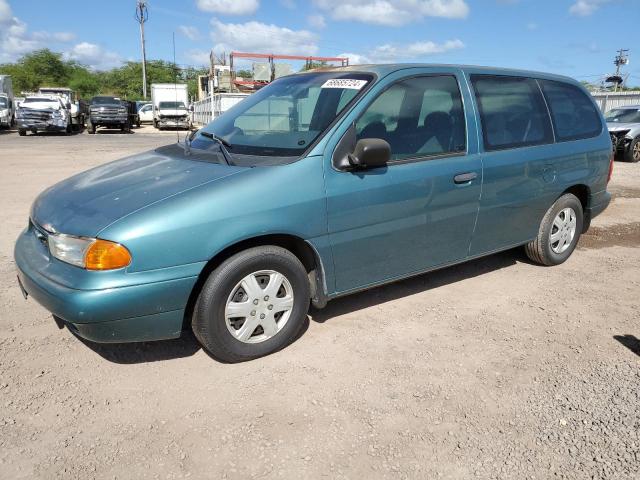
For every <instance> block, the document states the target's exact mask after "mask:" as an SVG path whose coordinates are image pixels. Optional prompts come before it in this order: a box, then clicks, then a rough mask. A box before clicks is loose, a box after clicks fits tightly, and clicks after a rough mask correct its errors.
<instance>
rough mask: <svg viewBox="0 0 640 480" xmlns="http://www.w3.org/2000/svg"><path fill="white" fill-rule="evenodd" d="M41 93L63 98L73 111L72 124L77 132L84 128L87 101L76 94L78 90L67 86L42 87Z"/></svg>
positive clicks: (39, 92)
mask: <svg viewBox="0 0 640 480" xmlns="http://www.w3.org/2000/svg"><path fill="white" fill-rule="evenodd" d="M38 94H39V95H57V96H59V97H60V98H62V102H63V103H64V104H65V105H67V106H68V107H69V108H68V110H69V111H70V112H71V126H72V128H73V130H75V131H76V132H80V131H82V130H83V129H84V124H85V119H86V116H87V103H86V102H85V101H84V100H81V99H79V98H78V96H77V95H76V92H74V91H73V90H71V89H70V88H66V87H40V88H39V89H38Z"/></svg>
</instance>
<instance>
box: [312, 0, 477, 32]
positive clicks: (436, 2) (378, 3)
mask: <svg viewBox="0 0 640 480" xmlns="http://www.w3.org/2000/svg"><path fill="white" fill-rule="evenodd" d="M314 3H315V4H316V5H317V6H318V7H319V8H321V9H323V10H326V11H327V12H330V14H331V16H332V17H333V18H334V19H335V20H345V21H357V22H363V23H372V24H377V25H386V26H400V25H404V24H407V23H409V22H412V21H415V20H420V19H421V18H423V17H442V18H465V17H466V16H467V15H468V14H469V6H468V5H467V3H466V2H465V0H314Z"/></svg>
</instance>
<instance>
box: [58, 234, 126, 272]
mask: <svg viewBox="0 0 640 480" xmlns="http://www.w3.org/2000/svg"><path fill="white" fill-rule="evenodd" d="M48 243H49V251H50V252H51V255H52V256H54V257H55V258H57V259H58V260H61V261H63V262H66V263H70V264H71V265H75V266H76V267H81V268H86V269H87V270H113V269H115V268H123V267H126V266H127V265H129V264H130V263H131V254H130V253H129V250H127V248H126V247H125V246H124V245H120V244H119V243H115V242H110V241H108V240H102V239H99V238H86V237H74V236H72V235H60V234H53V235H49V237H48Z"/></svg>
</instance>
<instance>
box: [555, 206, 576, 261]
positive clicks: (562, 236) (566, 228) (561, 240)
mask: <svg viewBox="0 0 640 480" xmlns="http://www.w3.org/2000/svg"><path fill="white" fill-rule="evenodd" d="M576 225H577V223H576V212H575V211H574V210H573V208H565V209H564V210H561V211H560V212H558V215H556V218H555V220H554V221H553V226H552V227H551V236H550V237H549V243H550V244H551V250H553V251H554V252H555V253H563V252H565V251H566V250H567V248H569V247H570V246H571V242H573V238H574V237H575V236H576Z"/></svg>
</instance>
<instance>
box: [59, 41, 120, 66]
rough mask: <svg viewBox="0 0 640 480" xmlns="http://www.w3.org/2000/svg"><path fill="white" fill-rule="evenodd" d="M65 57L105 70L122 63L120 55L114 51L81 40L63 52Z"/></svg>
mask: <svg viewBox="0 0 640 480" xmlns="http://www.w3.org/2000/svg"><path fill="white" fill-rule="evenodd" d="M64 55H65V58H68V59H71V60H75V61H77V62H79V63H82V64H83V65H87V66H89V67H90V68H92V69H94V70H106V69H109V68H113V67H118V66H120V65H121V64H122V57H121V56H120V55H118V54H117V53H115V52H111V51H109V50H106V49H104V48H103V47H101V46H100V45H96V44H95V43H89V42H81V43H78V44H77V45H74V46H73V47H72V48H71V50H69V51H68V52H65V54H64Z"/></svg>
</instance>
